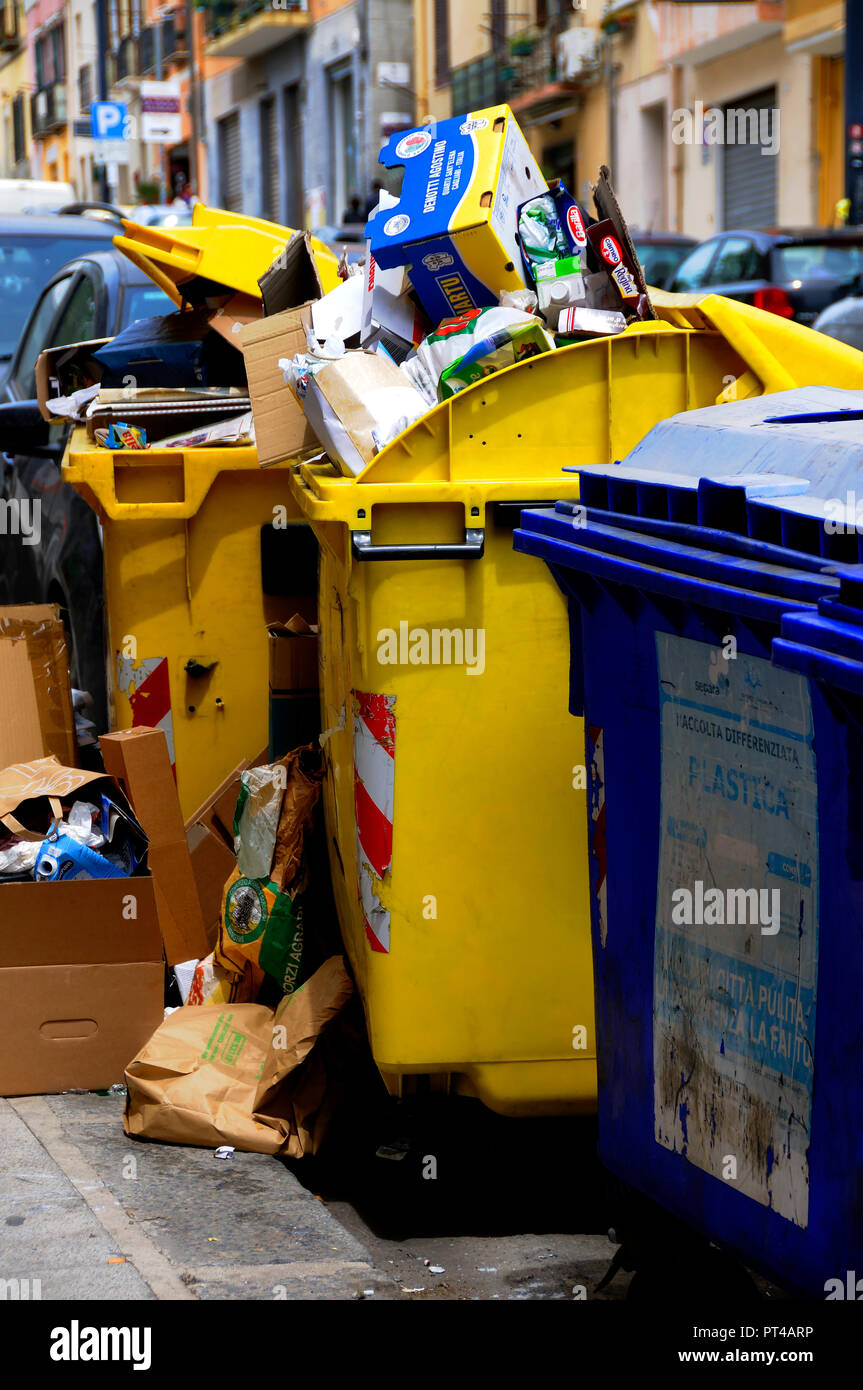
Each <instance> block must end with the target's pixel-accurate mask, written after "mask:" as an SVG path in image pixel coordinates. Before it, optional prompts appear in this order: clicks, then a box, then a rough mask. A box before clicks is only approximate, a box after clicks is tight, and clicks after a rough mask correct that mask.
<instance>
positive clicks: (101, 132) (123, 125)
mask: <svg viewBox="0 0 863 1390" xmlns="http://www.w3.org/2000/svg"><path fill="white" fill-rule="evenodd" d="M90 134H91V135H92V137H93V139H94V140H127V139H128V138H129V108H128V106H127V104H126V102H125V101H92V102H91V103H90Z"/></svg>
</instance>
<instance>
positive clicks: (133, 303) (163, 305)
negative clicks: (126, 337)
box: [118, 285, 177, 332]
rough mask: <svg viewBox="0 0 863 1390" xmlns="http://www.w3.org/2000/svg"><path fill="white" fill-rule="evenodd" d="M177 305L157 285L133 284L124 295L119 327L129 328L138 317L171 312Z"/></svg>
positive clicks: (152, 316) (146, 317) (145, 317)
mask: <svg viewBox="0 0 863 1390" xmlns="http://www.w3.org/2000/svg"><path fill="white" fill-rule="evenodd" d="M176 307H177V306H176V304H175V303H174V301H173V299H170V298H169V297H168V295H166V294H165V292H164V290H160V289H159V288H158V286H157V285H132V286H130V287H129V289H127V290H126V293H125V294H124V295H123V313H122V317H121V322H120V326H119V327H120V328H121V329H122V328H128V327H129V324H130V323H134V322H135V321H136V319H151V318H154V317H155V315H156V314H171V313H173V312H174V310H175V309H176ZM118 332H119V329H118Z"/></svg>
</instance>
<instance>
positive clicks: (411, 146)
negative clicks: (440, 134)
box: [396, 130, 431, 159]
mask: <svg viewBox="0 0 863 1390" xmlns="http://www.w3.org/2000/svg"><path fill="white" fill-rule="evenodd" d="M430 144H431V135H430V134H429V132H428V131H427V130H412V131H411V133H410V135H405V136H404V138H403V139H401V140H399V142H398V144H397V145H396V155H397V156H398V158H399V159H413V158H414V157H415V156H416V155H418V154H422V153H423V151H424V150H427V149H428V147H429V145H430Z"/></svg>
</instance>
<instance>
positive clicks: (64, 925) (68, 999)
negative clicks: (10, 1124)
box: [0, 876, 164, 1096]
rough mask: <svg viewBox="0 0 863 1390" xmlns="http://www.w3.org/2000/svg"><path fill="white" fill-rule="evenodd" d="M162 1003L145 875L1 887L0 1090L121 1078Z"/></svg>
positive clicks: (97, 1086) (158, 948)
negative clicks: (0, 1021)
mask: <svg viewBox="0 0 863 1390" xmlns="http://www.w3.org/2000/svg"><path fill="white" fill-rule="evenodd" d="M163 1008H164V966H163V963H162V943H161V939H160V936H159V922H158V916H157V912H156V899H155V893H154V884H153V880H152V879H151V878H150V877H149V876H142V877H140V878H123V879H88V880H82V881H78V882H73V883H62V882H61V883H6V884H3V885H0V1009H2V1014H3V1038H4V1041H3V1047H2V1048H0V1095H3V1096H21V1095H41V1094H44V1093H46V1092H53V1091H67V1090H104V1089H106V1088H107V1087H108V1086H112V1085H113V1084H114V1083H115V1082H118V1081H122V1079H123V1072H124V1069H125V1067H126V1066H127V1065H128V1063H129V1062H130V1061H131V1060H132V1058H133V1057H134V1056H135V1055H136V1053H137V1052H138V1051H139V1050H140V1048H141V1047H142V1046H143V1045H144V1043H145V1042H146V1041H147V1039H148V1038H149V1037H150V1036H151V1035H152V1033H153V1032H154V1030H155V1029H156V1028H157V1027H158V1025H159V1023H160V1022H161V1020H162V1015H163Z"/></svg>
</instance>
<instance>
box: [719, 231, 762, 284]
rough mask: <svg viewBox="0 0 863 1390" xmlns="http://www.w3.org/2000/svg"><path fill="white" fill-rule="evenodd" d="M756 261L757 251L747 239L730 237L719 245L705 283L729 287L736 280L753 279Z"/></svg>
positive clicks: (755, 274) (757, 257)
mask: <svg viewBox="0 0 863 1390" xmlns="http://www.w3.org/2000/svg"><path fill="white" fill-rule="evenodd" d="M758 261H759V256H758V251H757V250H756V248H755V244H754V243H753V242H752V240H751V239H750V238H749V237H745V236H730V237H728V238H727V239H726V240H725V241H723V242H721V243H720V246H719V251H718V253H717V256H716V260H715V261H714V262H713V265H712V266H711V267H710V275H709V277H708V281H707V283H708V284H710V285H730V284H732V283H733V282H734V281H736V280H752V279H755V278H756V276H757V274H758Z"/></svg>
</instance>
